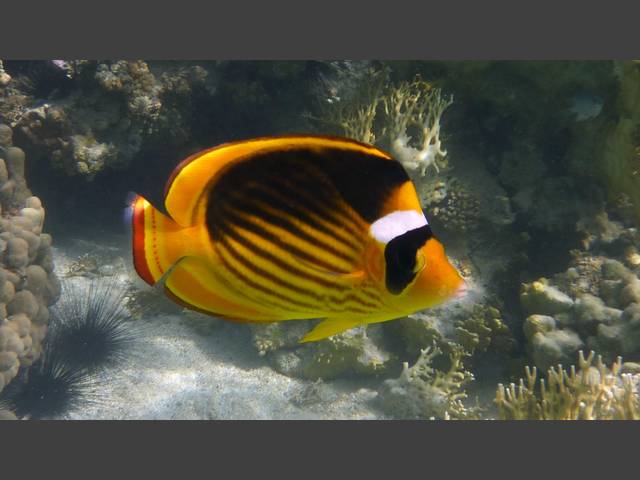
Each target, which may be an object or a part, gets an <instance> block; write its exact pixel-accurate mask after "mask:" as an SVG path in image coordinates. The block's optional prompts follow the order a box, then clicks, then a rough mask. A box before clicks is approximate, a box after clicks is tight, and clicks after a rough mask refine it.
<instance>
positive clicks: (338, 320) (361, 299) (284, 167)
mask: <svg viewBox="0 0 640 480" xmlns="http://www.w3.org/2000/svg"><path fill="white" fill-rule="evenodd" d="M165 208H166V212H167V214H168V215H165V214H163V213H161V212H160V211H159V210H158V209H156V208H155V207H153V206H152V205H151V204H150V203H149V202H147V201H146V200H145V199H144V198H142V197H140V196H136V197H135V198H134V199H133V201H132V203H131V205H130V214H131V222H132V231H133V260H134V266H135V269H136V271H137V273H138V275H140V277H142V278H143V279H144V280H145V281H146V282H147V283H149V284H150V285H155V284H157V283H159V282H162V283H163V284H164V289H165V292H166V293H167V295H168V296H169V297H171V298H172V299H174V300H175V301H177V302H179V303H181V304H183V305H185V306H186V307H188V308H191V309H194V310H197V311H200V312H204V313H207V314H210V315H213V316H216V317H220V318H224V319H228V320H233V321H245V322H273V321H280V320H295V319H309V318H325V320H324V321H323V322H321V323H320V324H318V325H317V326H316V327H315V328H314V329H313V330H312V331H311V332H309V333H308V334H307V335H306V336H305V337H304V339H303V341H315V340H320V339H322V338H325V337H328V336H331V335H334V334H336V333H339V332H341V331H344V330H347V329H350V328H353V327H355V326H358V325H362V324H367V323H373V322H383V321H386V320H392V319H395V318H399V317H402V316H405V315H408V314H410V313H413V312H415V311H418V310H422V309H425V308H428V307H431V306H433V305H436V304H438V303H440V302H442V301H444V300H446V299H447V298H449V297H450V296H452V295H454V294H456V293H461V292H463V291H464V281H463V280H462V278H461V277H460V275H459V274H458V272H457V271H456V270H455V269H454V268H453V267H452V266H451V264H450V263H449V262H448V261H447V258H446V255H445V253H444V249H443V247H442V245H441V244H440V242H438V241H437V240H436V239H435V238H434V237H433V234H432V232H431V229H430V227H429V225H428V222H427V220H426V218H425V217H424V214H423V213H422V209H421V207H420V202H419V200H418V196H417V194H416V191H415V188H414V186H413V184H412V182H411V181H410V180H409V177H408V176H407V174H406V172H405V170H404V169H403V167H402V166H401V165H400V163H399V162H397V161H396V160H394V159H393V158H392V157H391V156H389V155H388V154H387V153H384V152H382V151H381V150H378V149H377V148H375V147H372V146H370V145H366V144H362V143H358V142H355V141H352V140H348V139H344V138H329V137H318V136H285V137H269V138H259V139H255V140H248V141H242V142H237V143H231V144H225V145H221V146H219V147H216V148H213V149H210V150H205V151H203V152H199V153H197V154H195V155H192V156H191V157H189V158H188V159H186V160H185V161H183V162H182V163H181V164H180V165H178V167H177V168H176V169H175V171H174V172H173V174H172V175H171V177H170V179H169V181H168V183H167V186H166V189H165Z"/></svg>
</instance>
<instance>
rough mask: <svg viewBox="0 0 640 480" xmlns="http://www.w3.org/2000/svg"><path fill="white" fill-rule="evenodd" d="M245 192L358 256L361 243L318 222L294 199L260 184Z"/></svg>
mask: <svg viewBox="0 0 640 480" xmlns="http://www.w3.org/2000/svg"><path fill="white" fill-rule="evenodd" d="M245 192H246V194H247V195H249V196H250V198H251V199H252V200H253V199H255V200H258V201H260V202H262V203H265V204H267V205H269V206H271V207H272V208H274V209H276V210H280V211H282V212H283V213H285V214H286V215H289V216H290V217H293V218H296V219H297V220H299V221H300V222H302V223H303V224H306V225H307V226H309V227H310V228H312V229H314V230H317V231H319V232H320V233H323V234H325V235H327V236H329V237H332V238H333V239H334V240H336V241H337V242H340V243H341V244H342V245H344V246H345V247H348V248H349V249H350V250H351V251H352V252H353V253H354V254H358V253H360V251H361V250H362V241H356V239H354V238H353V237H350V236H348V235H346V234H345V232H344V231H342V232H341V231H339V230H338V231H336V230H334V229H332V228H330V227H329V226H327V225H326V224H324V223H323V222H322V221H320V220H319V219H318V217H317V216H314V215H312V214H311V212H309V210H308V209H305V208H304V207H301V206H300V203H299V202H297V201H296V198H295V197H291V196H289V197H287V196H286V195H283V194H282V193H281V192H277V191H275V190H273V189H271V188H269V187H268V186H266V185H262V184H256V185H251V186H249V187H247V189H246V190H245ZM245 192H243V194H245Z"/></svg>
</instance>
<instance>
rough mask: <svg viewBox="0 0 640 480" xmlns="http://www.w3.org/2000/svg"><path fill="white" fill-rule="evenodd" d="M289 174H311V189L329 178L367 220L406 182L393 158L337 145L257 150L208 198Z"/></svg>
mask: <svg viewBox="0 0 640 480" xmlns="http://www.w3.org/2000/svg"><path fill="white" fill-rule="evenodd" d="M314 171H318V172H321V173H322V175H318V174H314V173H313V172H314ZM293 173H295V174H296V175H297V176H298V177H299V176H301V175H302V176H305V175H308V176H309V177H312V178H310V180H309V183H308V184H309V185H310V186H311V188H313V186H315V188H313V190H315V189H317V187H318V186H320V185H322V183H323V181H324V182H326V181H327V180H329V181H330V183H331V185H332V186H333V187H334V188H335V190H336V191H337V192H338V193H339V195H340V196H341V198H342V199H344V201H346V203H347V204H348V205H350V206H351V207H352V208H353V209H354V210H355V211H356V212H357V213H358V214H359V215H360V216H361V217H362V218H363V219H364V220H365V221H367V222H368V223H373V222H374V221H375V220H377V219H378V218H379V216H380V213H381V211H382V208H383V207H384V203H385V202H386V200H387V199H388V197H389V195H390V194H391V193H392V192H393V191H394V190H395V189H396V188H398V187H399V186H400V185H402V184H404V183H405V182H407V181H409V177H408V175H407V173H406V172H405V170H404V168H403V167H402V165H401V164H400V163H399V162H397V161H394V160H389V159H386V158H381V157H379V156H376V155H374V154H367V153H365V152H360V151H352V150H347V149H340V148H322V147H320V148H309V147H296V148H292V149H290V150H286V151H277V152H266V153H257V154H255V155H253V156H251V157H250V158H248V159H246V160H244V161H240V162H237V163H235V164H233V165H232V166H230V167H229V169H228V170H227V171H226V172H225V173H224V174H223V175H222V176H221V178H220V179H219V180H218V182H217V183H216V184H215V186H214V189H213V193H214V194H215V192H216V190H218V192H219V195H212V197H211V199H212V200H213V199H214V198H215V197H219V196H220V195H222V194H224V193H225V192H226V193H228V192H232V191H240V190H242V186H243V185H245V184H246V183H247V182H250V181H252V180H255V179H269V178H272V177H285V178H286V177H287V176H289V175H292V174H293ZM319 190H320V191H322V190H323V189H322V188H320V189H319Z"/></svg>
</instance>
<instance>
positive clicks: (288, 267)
mask: <svg viewBox="0 0 640 480" xmlns="http://www.w3.org/2000/svg"><path fill="white" fill-rule="evenodd" d="M239 227H240V228H243V227H242V226H240V225H239ZM223 228H224V232H225V235H224V236H223V237H221V241H224V238H225V237H226V236H228V237H230V238H232V239H233V240H235V241H236V242H238V243H239V244H241V245H242V246H243V247H245V248H246V249H247V250H249V251H251V252H252V253H253V254H254V255H256V256H258V257H260V258H262V259H264V260H265V261H267V262H269V263H271V264H273V265H274V266H276V267H277V268H279V269H280V270H283V271H285V272H287V273H290V274H292V275H295V276H298V277H300V278H302V279H305V280H308V281H310V282H313V283H316V284H318V285H320V286H322V287H325V288H330V289H333V290H336V291H344V290H345V289H346V287H343V286H341V285H339V284H337V283H335V282H331V281H328V280H325V279H324V278H322V277H319V276H317V275H314V274H312V273H309V272H305V271H304V270H301V269H299V268H298V267H296V266H295V265H292V264H290V263H287V262H286V261H285V260H284V259H282V258H280V257H278V256H276V255H274V254H272V253H271V252H269V251H267V250H265V249H263V248H262V247H260V246H259V245H256V244H255V243H253V242H251V241H250V240H249V239H248V238H246V237H245V236H243V235H242V234H241V233H240V232H238V231H237V230H236V229H235V228H232V227H231V226H230V225H224V226H223Z"/></svg>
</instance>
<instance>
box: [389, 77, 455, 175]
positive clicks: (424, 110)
mask: <svg viewBox="0 0 640 480" xmlns="http://www.w3.org/2000/svg"><path fill="white" fill-rule="evenodd" d="M451 103H453V97H452V96H450V97H447V98H444V97H443V96H442V92H441V91H440V90H439V89H437V88H433V87H432V86H431V85H430V84H429V83H427V82H425V81H423V80H414V81H413V82H405V83H402V84H401V85H400V86H398V87H397V88H396V89H394V90H392V91H391V92H390V93H389V94H388V95H387V96H386V97H385V98H384V99H383V105H384V109H385V114H386V115H387V117H388V119H389V123H390V127H389V137H390V139H391V149H392V151H393V153H394V154H395V155H396V157H397V158H398V160H400V162H402V164H403V165H404V166H405V168H407V169H409V170H418V169H419V170H420V174H421V175H422V176H424V175H425V173H426V171H427V169H428V168H429V167H433V168H435V170H436V172H440V168H439V166H438V163H437V160H440V159H443V158H444V157H446V156H447V152H446V150H443V148H442V142H441V140H440V118H441V117H442V114H443V112H444V111H445V109H446V108H447V107H448V106H449V105H451ZM410 129H416V130H417V132H418V135H417V136H416V138H415V141H414V142H413V143H412V137H410V136H409V135H408V133H407V132H408V131H409V130H410Z"/></svg>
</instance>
